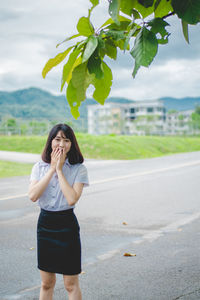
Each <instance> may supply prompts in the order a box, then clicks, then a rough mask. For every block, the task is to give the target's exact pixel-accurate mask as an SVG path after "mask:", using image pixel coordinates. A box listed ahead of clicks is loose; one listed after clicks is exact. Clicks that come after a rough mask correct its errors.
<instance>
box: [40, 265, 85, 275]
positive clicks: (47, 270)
mask: <svg viewBox="0 0 200 300" xmlns="http://www.w3.org/2000/svg"><path fill="white" fill-rule="evenodd" d="M38 269H39V270H41V271H44V272H49V273H55V274H61V275H69V276H71V275H79V274H80V273H81V272H82V271H81V270H80V271H79V272H63V271H61V270H56V271H55V270H52V269H50V268H43V267H40V266H38Z"/></svg>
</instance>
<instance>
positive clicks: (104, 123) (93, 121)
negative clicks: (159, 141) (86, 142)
mask: <svg viewBox="0 0 200 300" xmlns="http://www.w3.org/2000/svg"><path fill="white" fill-rule="evenodd" d="M165 119H166V110H165V107H164V104H163V102H162V101H161V100H148V101H137V102H136V101H134V102H133V103H106V104H104V105H103V106H101V105H99V104H97V105H88V133H90V134H111V133H115V134H138V135H144V134H161V135H162V134H164V131H165Z"/></svg>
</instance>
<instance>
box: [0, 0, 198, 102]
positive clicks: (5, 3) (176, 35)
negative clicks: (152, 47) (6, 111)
mask: <svg viewBox="0 0 200 300" xmlns="http://www.w3.org/2000/svg"><path fill="white" fill-rule="evenodd" d="M100 3H101V5H100V6H99V7H97V8H96V9H95V10H94V11H93V15H92V22H93V25H94V27H95V28H98V27H99V26H100V25H101V24H102V23H103V22H104V21H105V20H106V19H107V18H109V15H108V11H107V1H105V0H102V1H100ZM90 6H91V4H90V2H89V0H75V1H69V0H68V1H67V0H34V1H30V0H17V1H16V0H1V1H0V90H1V91H14V90H18V89H24V88H29V87H38V88H41V89H43V90H46V91H49V92H51V93H53V94H56V95H62V94H63V95H64V94H65V91H63V92H62V93H60V82H61V75H62V67H63V64H61V65H60V66H58V67H56V68H54V69H52V71H51V72H49V74H48V75H47V76H46V79H43V78H42V75H41V73H42V69H43V67H44V65H45V63H46V62H47V60H48V59H49V58H52V57H54V56H56V55H57V54H58V52H61V51H63V50H64V49H66V48H67V47H68V46H69V45H70V43H69V44H67V43H65V44H63V45H61V46H60V47H59V48H56V45H57V43H59V42H61V41H63V40H64V39H65V38H66V37H68V36H70V35H72V34H75V33H77V29H76V24H77V21H78V19H79V18H80V17H82V16H87V12H88V8H89V7H90ZM166 21H167V20H166ZM169 22H170V24H172V26H169V27H167V29H168V31H169V32H170V33H171V35H170V37H169V44H168V45H164V46H163V45H160V46H159V50H158V54H157V56H156V57H155V59H154V61H153V63H152V64H151V65H150V67H149V68H144V67H141V68H140V70H139V71H138V73H137V75H136V78H135V79H133V78H132V75H131V74H132V70H133V66H134V60H133V58H132V57H131V56H130V54H129V53H128V52H127V53H125V54H124V53H123V52H119V53H118V59H117V61H112V60H111V59H107V60H106V62H107V64H108V65H109V66H110V67H111V68H112V71H113V86H112V89H111V93H110V95H109V96H112V97H125V98H128V99H132V100H148V99H149V100H150V99H159V98H161V97H176V98H182V97H187V96H190V97H198V96H200V87H199V82H200V25H198V26H192V25H191V26H190V27H189V38H190V44H189V45H188V44H187V43H186V41H185V40H184V37H183V34H182V29H181V24H180V20H175V19H174V18H173V17H172V18H170V19H169ZM91 93H92V90H89V91H88V93H87V96H88V97H91Z"/></svg>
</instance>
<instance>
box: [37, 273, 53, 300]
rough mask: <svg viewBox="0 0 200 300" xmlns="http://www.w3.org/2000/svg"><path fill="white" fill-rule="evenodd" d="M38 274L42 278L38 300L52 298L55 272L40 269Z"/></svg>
mask: <svg viewBox="0 0 200 300" xmlns="http://www.w3.org/2000/svg"><path fill="white" fill-rule="evenodd" d="M40 276H41V279H42V283H41V289H40V299H39V300H52V299H53V290H54V286H55V284H56V274H54V273H49V272H45V271H41V270H40Z"/></svg>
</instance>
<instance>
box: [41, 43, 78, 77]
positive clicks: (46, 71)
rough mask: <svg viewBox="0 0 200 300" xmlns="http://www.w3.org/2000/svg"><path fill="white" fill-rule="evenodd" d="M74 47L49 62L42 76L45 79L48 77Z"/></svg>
mask: <svg viewBox="0 0 200 300" xmlns="http://www.w3.org/2000/svg"><path fill="white" fill-rule="evenodd" d="M73 47H74V46H71V47H69V48H68V49H67V50H65V51H64V52H61V53H59V54H57V55H56V56H55V57H54V58H51V59H49V60H48V62H47V63H46V65H45V66H44V68H43V70H42V76H43V78H45V77H46V75H47V73H48V72H49V71H50V70H51V69H52V68H53V67H55V66H57V65H58V64H59V63H61V62H62V61H63V60H64V59H65V57H66V56H67V54H68V53H69V52H70V51H71V49H72V48H73Z"/></svg>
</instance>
